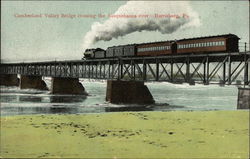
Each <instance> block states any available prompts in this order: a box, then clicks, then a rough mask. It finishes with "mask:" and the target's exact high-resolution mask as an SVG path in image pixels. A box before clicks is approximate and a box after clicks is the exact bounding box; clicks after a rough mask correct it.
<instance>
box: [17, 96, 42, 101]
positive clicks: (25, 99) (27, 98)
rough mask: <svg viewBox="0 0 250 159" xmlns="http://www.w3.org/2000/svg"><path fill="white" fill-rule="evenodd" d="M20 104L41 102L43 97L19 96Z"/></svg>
mask: <svg viewBox="0 0 250 159" xmlns="http://www.w3.org/2000/svg"><path fill="white" fill-rule="evenodd" d="M19 101H20V102H41V101H42V97H38V96H19Z"/></svg>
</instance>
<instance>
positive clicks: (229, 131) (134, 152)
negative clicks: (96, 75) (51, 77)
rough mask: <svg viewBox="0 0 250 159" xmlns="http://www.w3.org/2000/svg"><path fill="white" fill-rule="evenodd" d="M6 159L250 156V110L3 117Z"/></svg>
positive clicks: (2, 151)
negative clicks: (10, 158) (39, 158)
mask: <svg viewBox="0 0 250 159" xmlns="http://www.w3.org/2000/svg"><path fill="white" fill-rule="evenodd" d="M1 157H2V158H9V157H17V158H20V157H22V158H37V157H44V158H53V157H56V158H63V157H64V158H249V111H173V112H122V113H104V114H81V115H27V116H9V117H1Z"/></svg>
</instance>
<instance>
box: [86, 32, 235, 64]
mask: <svg viewBox="0 0 250 159" xmlns="http://www.w3.org/2000/svg"><path fill="white" fill-rule="evenodd" d="M239 39H240V38H239V37H238V36H237V35H234V34H225V35H216V36H207V37H197V38H190V39H180V40H171V41H160V42H151V43H141V44H128V45H119V46H112V47H108V48H107V49H106V50H103V49H101V48H96V49H86V50H85V52H84V58H83V59H101V58H117V57H141V56H164V55H170V54H191V53H192V54H196V53H217V52H238V51H239V49H238V47H239Z"/></svg>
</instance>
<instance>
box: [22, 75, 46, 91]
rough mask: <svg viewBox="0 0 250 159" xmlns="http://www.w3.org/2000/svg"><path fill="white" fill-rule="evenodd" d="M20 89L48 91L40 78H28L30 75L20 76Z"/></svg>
mask: <svg viewBox="0 0 250 159" xmlns="http://www.w3.org/2000/svg"><path fill="white" fill-rule="evenodd" d="M20 88H21V89H29V88H32V89H40V90H48V87H47V85H46V83H45V82H44V81H43V80H42V76H30V75H21V82H20Z"/></svg>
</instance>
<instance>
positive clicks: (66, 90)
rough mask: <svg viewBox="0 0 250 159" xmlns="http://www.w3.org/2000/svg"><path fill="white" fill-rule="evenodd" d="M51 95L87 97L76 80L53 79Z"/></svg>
mask: <svg viewBox="0 0 250 159" xmlns="http://www.w3.org/2000/svg"><path fill="white" fill-rule="evenodd" d="M51 87H52V88H51V93H52V94H75V95H76V94H79V95H88V94H87V92H86V91H85V88H84V87H83V86H82V84H81V83H80V82H79V79H78V78H63V77H53V78H52V85H51Z"/></svg>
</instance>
